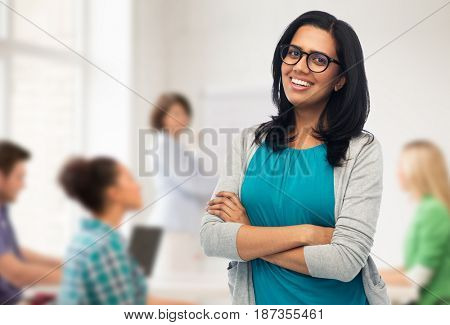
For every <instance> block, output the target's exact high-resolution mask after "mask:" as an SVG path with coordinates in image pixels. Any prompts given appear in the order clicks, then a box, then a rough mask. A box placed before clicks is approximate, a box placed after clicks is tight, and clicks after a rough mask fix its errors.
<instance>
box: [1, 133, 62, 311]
mask: <svg viewBox="0 0 450 325" xmlns="http://www.w3.org/2000/svg"><path fill="white" fill-rule="evenodd" d="M30 156H31V155H30V153H29V152H28V151H27V150H26V149H24V148H22V147H21V146H19V145H17V144H15V143H12V142H9V141H0V305H2V304H15V303H17V302H19V300H20V298H21V291H22V288H23V287H25V286H28V285H32V284H55V283H58V282H59V280H60V271H59V270H54V271H52V272H50V271H51V270H52V269H54V268H56V267H57V266H58V265H60V261H59V260H58V259H55V258H52V257H47V256H43V255H41V254H39V253H37V252H34V251H32V250H30V249H28V248H25V247H20V246H19V243H18V242H17V240H16V237H15V234H14V229H13V227H12V224H11V221H10V219H9V215H8V205H9V204H11V203H13V202H14V201H16V199H17V197H18V195H19V193H20V191H21V190H22V189H23V188H24V186H25V173H26V166H25V164H26V161H27V160H28V159H30Z"/></svg>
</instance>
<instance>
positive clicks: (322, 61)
mask: <svg viewBox="0 0 450 325" xmlns="http://www.w3.org/2000/svg"><path fill="white" fill-rule="evenodd" d="M327 61H328V60H327V58H326V57H322V56H314V57H313V62H314V63H315V64H318V65H326V64H327Z"/></svg>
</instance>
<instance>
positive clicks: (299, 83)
mask: <svg viewBox="0 0 450 325" xmlns="http://www.w3.org/2000/svg"><path fill="white" fill-rule="evenodd" d="M292 82H293V83H294V84H296V85H299V86H303V87H311V86H312V84H311V83H309V82H307V81H304V80H300V79H294V78H292Z"/></svg>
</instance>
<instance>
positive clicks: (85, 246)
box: [58, 157, 184, 305]
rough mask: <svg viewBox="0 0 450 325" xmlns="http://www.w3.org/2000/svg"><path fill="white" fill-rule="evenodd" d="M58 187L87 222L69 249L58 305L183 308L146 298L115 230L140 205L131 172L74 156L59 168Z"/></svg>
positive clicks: (135, 267)
mask: <svg viewBox="0 0 450 325" xmlns="http://www.w3.org/2000/svg"><path fill="white" fill-rule="evenodd" d="M59 181H60V184H61V185H62V187H63V188H64V190H65V192H66V193H67V195H68V196H69V197H71V198H73V199H75V200H77V201H78V202H80V203H81V204H82V205H83V206H84V207H85V208H86V209H87V210H88V211H89V212H90V213H91V218H88V219H84V220H82V225H81V230H80V231H79V233H78V234H77V235H76V236H75V237H74V239H73V240H72V242H71V244H70V245H69V249H68V255H67V259H66V261H67V262H66V264H65V265H64V270H63V279H62V285H61V291H60V293H59V297H58V303H60V304H90V305H93V304H107V305H115V304H134V305H139V304H146V303H150V304H184V303H183V302H182V301H172V300H165V299H158V298H151V299H149V300H147V284H146V278H145V277H144V274H143V273H142V271H141V268H140V267H139V266H138V264H137V262H136V261H135V260H134V258H132V256H130V255H129V254H128V251H127V245H126V242H125V241H124V239H123V237H122V236H121V235H120V234H119V232H118V231H117V228H118V227H119V226H120V223H121V220H122V218H123V216H124V214H125V213H126V212H127V211H130V210H137V209H139V208H140V207H141V206H142V202H141V195H140V189H139V186H138V184H137V183H136V182H135V180H134V179H133V177H132V176H131V174H130V172H129V171H128V170H127V168H125V167H124V166H123V165H121V164H120V163H118V162H116V161H115V160H113V159H111V158H106V157H99V158H94V159H83V158H74V159H72V160H71V161H69V162H68V163H67V164H66V165H65V166H64V167H63V169H62V172H61V174H60V178H59Z"/></svg>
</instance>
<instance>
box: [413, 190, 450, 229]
mask: <svg viewBox="0 0 450 325" xmlns="http://www.w3.org/2000/svg"><path fill="white" fill-rule="evenodd" d="M417 211H418V213H419V216H422V217H425V218H427V220H428V221H432V220H435V221H436V222H445V223H448V224H449V225H450V215H449V211H448V209H447V207H446V206H445V204H444V203H443V202H442V201H441V200H439V199H437V198H435V197H434V196H433V195H425V196H423V197H422V199H421V200H420V203H419V206H418V207H417Z"/></svg>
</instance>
